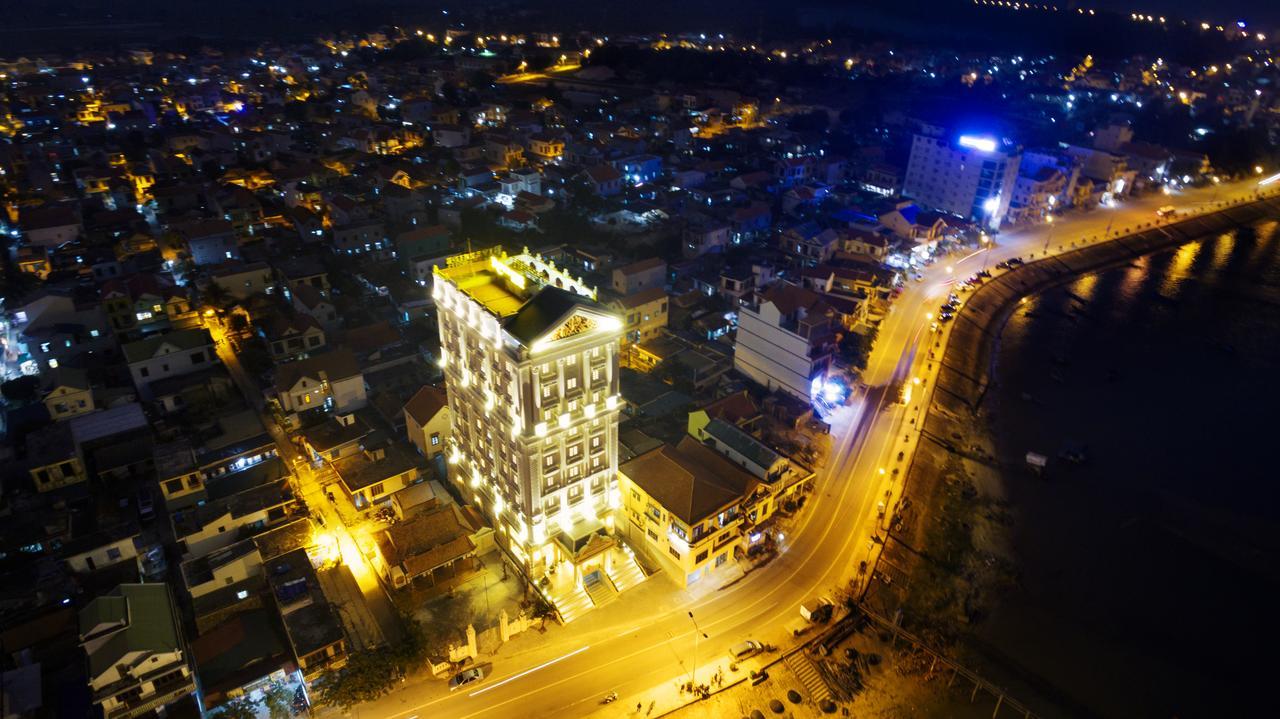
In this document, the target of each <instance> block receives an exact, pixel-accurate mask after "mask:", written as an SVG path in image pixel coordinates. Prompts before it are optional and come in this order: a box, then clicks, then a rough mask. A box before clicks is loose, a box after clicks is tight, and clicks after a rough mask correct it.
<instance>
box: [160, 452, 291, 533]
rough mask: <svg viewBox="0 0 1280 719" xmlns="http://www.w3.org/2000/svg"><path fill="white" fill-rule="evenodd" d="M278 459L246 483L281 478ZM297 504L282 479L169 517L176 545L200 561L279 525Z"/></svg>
mask: <svg viewBox="0 0 1280 719" xmlns="http://www.w3.org/2000/svg"><path fill="white" fill-rule="evenodd" d="M279 463H280V460H279V459H272V460H270V461H269V462H267V463H264V464H263V465H259V467H255V468H253V469H250V470H246V473H245V478H244V479H245V481H244V482H241V484H250V483H251V482H252V481H253V478H254V477H265V476H270V475H271V474H277V475H278V474H279V468H278V467H277V468H276V469H275V470H272V465H278V464H279ZM295 504H296V501H295V500H294V496H293V490H291V489H290V488H289V483H288V482H286V481H285V480H283V479H277V480H275V481H269V482H265V483H262V484H254V485H252V486H250V487H249V488H247V489H244V490H241V491H239V492H235V493H233V494H230V495H229V496H227V497H225V498H222V499H218V500H214V501H211V502H209V503H208V504H203V505H196V506H194V507H188V508H185V509H180V510H178V511H176V512H173V513H171V514H170V521H171V522H172V524H173V537H174V541H176V542H177V543H178V545H179V546H180V547H181V548H182V550H183V551H182V553H183V555H184V556H191V557H200V556H203V555H206V554H209V553H211V552H215V551H217V550H219V549H222V548H223V547H227V546H230V545H231V544H233V543H235V542H237V541H239V540H241V539H244V538H245V537H246V536H252V535H254V534H256V533H258V532H260V531H262V530H263V529H266V528H268V527H271V526H274V525H277V524H280V523H282V522H284V521H286V520H288V519H289V518H290V517H291V516H292V514H291V513H292V512H293V508H294V506H295Z"/></svg>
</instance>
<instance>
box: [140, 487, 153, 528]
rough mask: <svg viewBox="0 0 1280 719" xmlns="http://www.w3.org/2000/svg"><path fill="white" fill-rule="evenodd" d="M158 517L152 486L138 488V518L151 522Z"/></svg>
mask: <svg viewBox="0 0 1280 719" xmlns="http://www.w3.org/2000/svg"><path fill="white" fill-rule="evenodd" d="M155 518H156V501H155V498H154V497H152V496H151V488H150V487H143V488H142V489H139V490H138V519H141V520H142V521H144V522H150V521H151V520H153V519H155Z"/></svg>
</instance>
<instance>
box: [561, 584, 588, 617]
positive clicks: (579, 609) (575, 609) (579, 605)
mask: <svg viewBox="0 0 1280 719" xmlns="http://www.w3.org/2000/svg"><path fill="white" fill-rule="evenodd" d="M555 605H556V611H557V612H560V621H562V622H564V623H565V624H568V623H569V622H572V621H573V620H575V619H577V618H578V617H580V616H582V615H583V614H586V613H587V612H589V611H591V610H592V609H593V608H595V605H594V604H593V603H592V602H591V597H590V596H588V595H587V593H586V592H584V591H582V589H580V588H578V587H574V588H573V589H572V590H571V591H569V592H566V593H564V594H563V595H561V596H557V597H556V598H555Z"/></svg>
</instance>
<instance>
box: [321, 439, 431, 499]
mask: <svg viewBox="0 0 1280 719" xmlns="http://www.w3.org/2000/svg"><path fill="white" fill-rule="evenodd" d="M418 461H419V460H418V456H417V455H416V454H414V453H413V452H410V451H409V450H408V449H406V448H405V447H404V446H402V445H400V444H388V445H386V446H381V447H373V448H366V449H365V450H364V451H363V452H359V453H356V454H353V455H351V456H349V457H343V458H342V459H339V460H337V461H336V462H333V463H332V464H333V469H334V471H335V472H336V473H337V474H338V479H339V486H340V487H341V488H342V491H343V493H344V494H345V495H346V497H347V499H348V500H349V501H350V502H351V504H352V506H354V507H355V508H356V509H358V510H364V509H368V508H369V507H371V506H373V505H375V504H379V503H382V502H385V501H388V500H390V499H391V495H393V494H395V493H396V492H398V491H400V490H402V489H404V488H405V487H407V486H409V485H410V484H413V483H414V482H416V481H417V480H418V478H419V477H420V476H421V474H422V471H421V469H420V468H419V467H418Z"/></svg>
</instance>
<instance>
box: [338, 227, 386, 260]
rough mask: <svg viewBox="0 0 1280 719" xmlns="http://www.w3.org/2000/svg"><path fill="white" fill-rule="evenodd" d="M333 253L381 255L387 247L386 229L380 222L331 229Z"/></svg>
mask: <svg viewBox="0 0 1280 719" xmlns="http://www.w3.org/2000/svg"><path fill="white" fill-rule="evenodd" d="M331 241H332V243H333V251H334V252H338V253H346V254H348V255H362V254H366V253H375V254H381V253H382V250H383V249H385V248H386V245H387V233H386V229H385V227H384V226H383V224H382V223H381V222H378V221H376V220H367V221H363V222H354V223H351V224H348V225H340V226H337V227H334V228H333V237H332V240H331Z"/></svg>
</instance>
